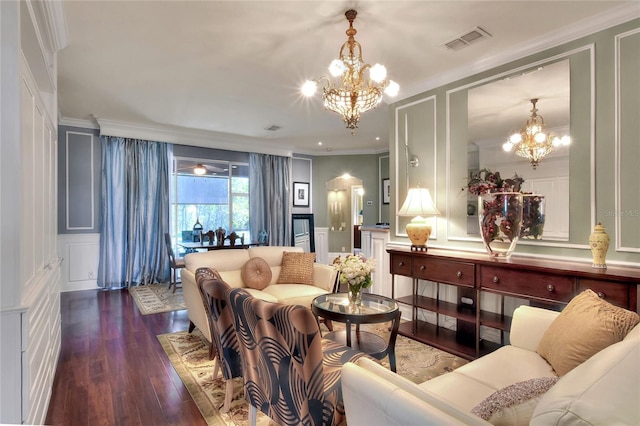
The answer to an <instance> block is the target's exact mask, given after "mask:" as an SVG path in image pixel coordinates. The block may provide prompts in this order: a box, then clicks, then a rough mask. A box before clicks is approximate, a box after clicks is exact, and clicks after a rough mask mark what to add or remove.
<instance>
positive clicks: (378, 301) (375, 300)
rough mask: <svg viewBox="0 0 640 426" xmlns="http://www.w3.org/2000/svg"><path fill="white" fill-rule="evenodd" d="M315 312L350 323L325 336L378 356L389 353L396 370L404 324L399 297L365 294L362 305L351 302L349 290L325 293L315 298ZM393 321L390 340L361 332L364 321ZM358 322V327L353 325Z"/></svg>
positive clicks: (318, 314) (327, 317)
mask: <svg viewBox="0 0 640 426" xmlns="http://www.w3.org/2000/svg"><path fill="white" fill-rule="evenodd" d="M311 311H312V312H313V314H314V315H315V317H316V320H317V319H318V318H324V319H325V320H331V321H336V322H342V323H345V324H346V329H345V330H339V331H332V332H330V333H327V334H325V335H324V336H323V337H325V338H327V339H331V340H333V341H334V342H337V343H340V344H342V345H346V346H349V347H351V348H353V349H356V350H359V351H360V352H364V353H366V354H368V355H370V356H372V357H374V358H376V359H383V358H384V357H385V356H387V355H388V356H389V366H390V367H391V371H393V372H395V371H396V352H395V346H396V337H397V336H398V326H399V325H400V309H399V308H398V304H397V303H396V301H395V300H393V299H389V298H388V297H385V296H380V295H377V294H370V293H362V305H360V306H354V305H349V299H348V297H347V293H329V294H323V295H322V296H318V297H316V298H315V299H313V302H312V303H311ZM388 321H391V322H392V324H391V334H390V335H389V341H385V340H384V339H383V338H382V337H381V336H378V335H377V334H374V333H371V332H369V331H361V330H360V324H377V323H383V322H388ZM353 324H355V325H356V327H355V330H352V327H351V325H353Z"/></svg>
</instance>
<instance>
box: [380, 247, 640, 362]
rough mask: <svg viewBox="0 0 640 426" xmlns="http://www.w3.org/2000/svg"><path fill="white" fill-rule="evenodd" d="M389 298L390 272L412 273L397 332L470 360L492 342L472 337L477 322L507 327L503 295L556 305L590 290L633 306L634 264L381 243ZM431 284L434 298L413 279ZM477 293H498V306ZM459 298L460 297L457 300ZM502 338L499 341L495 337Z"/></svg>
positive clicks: (639, 273) (637, 271) (638, 272)
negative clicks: (450, 294)
mask: <svg viewBox="0 0 640 426" xmlns="http://www.w3.org/2000/svg"><path fill="white" fill-rule="evenodd" d="M387 252H388V253H389V255H390V257H391V259H390V272H391V291H392V296H391V297H392V298H394V299H395V286H396V283H395V276H396V275H402V276H406V277H410V278H411V279H412V290H411V295H409V296H404V297H399V298H397V299H396V300H397V301H398V302H400V303H404V304H408V305H410V306H411V307H412V320H411V321H409V322H405V323H402V324H400V328H399V331H398V333H399V334H401V335H403V336H406V337H409V338H411V339H415V340H418V341H420V342H423V343H426V344H428V345H431V346H434V347H437V348H440V349H443V350H445V351H448V352H451V353H454V354H456V355H458V356H461V357H464V358H466V359H475V358H478V357H480V356H482V355H484V354H486V353H488V352H491V351H492V350H495V349H497V348H498V347H499V346H500V344H497V343H493V342H489V341H486V340H482V339H480V326H483V327H490V328H494V329H497V330H499V331H500V334H501V336H503V335H504V332H508V331H509V328H510V325H511V317H509V316H508V315H505V313H504V297H505V296H506V297H516V298H521V299H528V300H529V301H530V303H531V304H532V305H535V306H542V307H545V308H551V309H561V308H562V307H563V306H564V305H566V304H567V303H568V302H569V301H570V300H571V298H572V297H573V296H575V295H576V294H578V293H580V292H581V291H583V290H585V289H592V290H593V291H595V292H596V293H598V295H599V296H600V297H602V298H604V299H606V300H607V301H609V302H611V303H613V304H614V305H618V306H621V307H624V308H626V309H629V310H633V311H637V310H638V286H639V285H640V268H630V267H617V266H610V267H609V268H607V269H605V270H599V269H594V268H592V267H591V265H590V264H587V263H579V262H569V261H558V260H545V259H532V258H523V257H516V256H512V257H511V258H509V259H506V260H504V259H493V258H490V257H489V256H488V255H486V254H484V253H470V252H461V251H453V250H438V249H429V251H428V252H417V251H411V250H409V249H406V250H405V249H388V250H387ZM420 280H423V281H430V282H433V283H434V285H436V297H426V296H422V295H420V291H419V287H418V286H419V281H420ZM440 284H446V285H452V286H455V287H456V289H457V296H458V297H457V300H458V302H457V303H451V302H446V301H443V300H440V297H439V294H440ZM482 292H486V293H493V294H497V295H499V296H501V300H502V307H503V309H502V312H501V313H493V312H488V311H484V310H482V307H481V306H480V307H479V301H480V296H481V294H482ZM462 298H464V301H465V303H463V302H462V301H461V300H462ZM419 310H423V311H431V312H434V313H436V318H439V316H440V315H445V316H448V317H452V318H455V319H456V321H457V324H456V328H457V330H456V331H453V330H449V329H446V328H444V327H441V326H440V325H439V319H438V320H436V324H430V323H427V322H425V321H422V320H419V319H418V311H419ZM503 343H504V342H503Z"/></svg>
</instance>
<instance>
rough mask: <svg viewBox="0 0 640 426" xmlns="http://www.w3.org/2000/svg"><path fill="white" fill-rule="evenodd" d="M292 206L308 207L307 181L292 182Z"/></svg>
mask: <svg viewBox="0 0 640 426" xmlns="http://www.w3.org/2000/svg"><path fill="white" fill-rule="evenodd" d="M293 206H294V207H309V182H293Z"/></svg>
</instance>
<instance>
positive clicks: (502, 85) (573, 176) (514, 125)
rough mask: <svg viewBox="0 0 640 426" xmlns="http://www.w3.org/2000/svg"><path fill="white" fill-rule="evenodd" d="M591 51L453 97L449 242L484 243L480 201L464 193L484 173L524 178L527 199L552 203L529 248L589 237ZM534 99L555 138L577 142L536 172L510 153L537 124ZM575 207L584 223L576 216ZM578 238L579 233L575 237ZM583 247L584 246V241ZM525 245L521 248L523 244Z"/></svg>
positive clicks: (534, 66)
mask: <svg viewBox="0 0 640 426" xmlns="http://www.w3.org/2000/svg"><path fill="white" fill-rule="evenodd" d="M590 55H591V51H590V49H588V48H585V49H580V50H577V51H574V52H570V53H567V54H565V55H563V56H559V57H554V58H551V59H548V60H547V61H540V62H537V63H534V64H530V65H527V66H523V67H520V68H518V69H516V70H512V71H508V72H504V73H501V74H499V75H496V76H493V77H490V78H486V79H484V80H481V81H478V82H475V83H472V84H469V85H467V86H465V87H461V88H457V89H455V90H451V91H449V92H448V93H447V95H448V100H449V106H450V122H449V126H450V137H449V139H448V141H447V142H448V147H447V148H448V150H449V153H450V159H451V160H450V168H449V188H448V191H449V203H448V217H449V220H448V239H449V240H470V241H479V226H478V217H477V208H476V207H477V197H476V196H472V195H468V193H467V192H466V191H463V190H462V188H464V187H465V186H466V184H467V179H468V177H469V175H470V173H477V172H478V171H479V170H481V169H490V170H492V171H498V172H500V174H501V176H502V178H507V177H512V176H513V175H514V174H518V176H521V177H523V178H524V180H525V182H524V185H523V187H522V190H523V191H527V192H534V193H538V194H542V195H544V196H545V226H544V233H543V234H542V236H541V238H539V239H536V240H526V241H523V242H522V243H523V244H528V243H531V244H543V245H544V244H554V245H557V244H560V245H563V244H567V245H568V244H571V242H577V241H580V240H581V238H580V237H584V235H580V234H579V233H577V232H575V230H576V229H580V230H581V231H583V234H584V229H587V230H588V229H589V224H590V222H591V218H590V215H589V211H591V210H592V207H593V206H592V193H593V185H592V180H591V179H592V178H591V176H592V174H591V149H592V148H591V147H592V144H593V127H592V120H591V109H592V95H591V92H592V90H591V87H592V86H591V80H592V75H593V72H592V70H591V62H590ZM531 99H538V102H537V108H538V114H539V115H541V116H542V117H543V118H544V121H545V125H546V130H547V131H548V132H551V133H554V134H557V135H565V134H568V135H570V136H571V137H572V140H573V143H572V145H571V146H569V147H560V148H558V149H557V150H556V151H554V152H552V153H550V154H548V155H547V156H546V157H544V158H543V159H542V161H541V162H540V164H539V165H538V166H537V168H536V169H533V167H532V166H531V165H530V163H529V161H528V160H526V159H524V158H522V157H519V156H517V155H516V154H515V153H514V152H513V151H511V152H505V151H504V150H503V148H502V145H503V144H504V143H505V142H506V141H507V139H508V137H509V135H511V134H512V133H514V132H516V131H519V130H521V129H522V128H523V127H524V126H525V124H526V121H527V119H528V118H529V117H530V116H531V109H532V103H531ZM570 205H571V206H572V207H571V208H572V209H573V208H574V207H577V206H580V209H583V210H582V212H584V213H585V214H583V215H575V214H573V215H570ZM572 230H574V232H572ZM582 239H583V238H582ZM519 244H520V243H519Z"/></svg>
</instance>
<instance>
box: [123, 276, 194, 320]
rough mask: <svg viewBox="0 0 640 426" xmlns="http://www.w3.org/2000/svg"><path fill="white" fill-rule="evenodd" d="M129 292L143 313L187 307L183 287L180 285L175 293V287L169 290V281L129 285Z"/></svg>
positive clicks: (177, 309)
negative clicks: (135, 285)
mask: <svg viewBox="0 0 640 426" xmlns="http://www.w3.org/2000/svg"><path fill="white" fill-rule="evenodd" d="M129 293H130V294H131V296H132V297H133V300H135V302H136V306H137V307H138V309H140V312H141V313H142V315H148V314H157V313H160V312H170V311H179V310H181V309H187V306H186V305H185V303H184V297H183V295H182V288H180V287H178V289H177V290H176V292H175V293H174V292H173V288H171V290H169V284H168V283H164V284H149V285H141V286H138V287H129Z"/></svg>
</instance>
